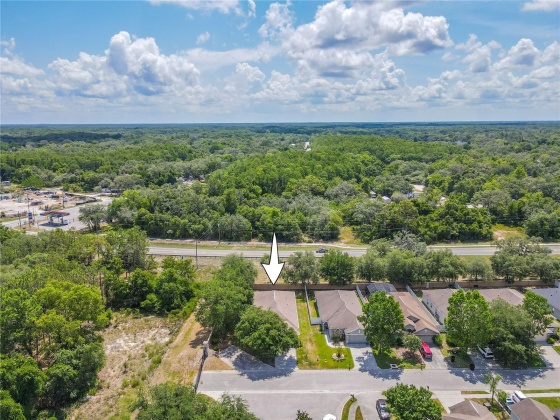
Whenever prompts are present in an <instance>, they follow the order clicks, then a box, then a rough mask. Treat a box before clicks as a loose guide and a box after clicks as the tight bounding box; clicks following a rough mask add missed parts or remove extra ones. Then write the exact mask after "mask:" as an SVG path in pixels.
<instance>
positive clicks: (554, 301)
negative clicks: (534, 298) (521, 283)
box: [532, 287, 560, 310]
mask: <svg viewBox="0 0 560 420" xmlns="http://www.w3.org/2000/svg"><path fill="white" fill-rule="evenodd" d="M532 291H533V292H535V293H536V294H537V295H541V296H542V297H544V298H546V300H548V303H549V304H550V306H552V307H553V308H556V309H557V310H560V287H551V288H548V289H532Z"/></svg>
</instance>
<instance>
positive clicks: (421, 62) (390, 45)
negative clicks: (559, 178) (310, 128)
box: [0, 0, 560, 124]
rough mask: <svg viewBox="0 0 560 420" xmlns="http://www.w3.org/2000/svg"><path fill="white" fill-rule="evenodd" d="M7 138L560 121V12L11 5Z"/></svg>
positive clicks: (352, 5) (438, 6)
mask: <svg viewBox="0 0 560 420" xmlns="http://www.w3.org/2000/svg"><path fill="white" fill-rule="evenodd" d="M0 35H1V44H2V45H1V48H2V52H1V58H0V60H1V62H0V64H1V66H0V70H1V104H0V105H1V115H0V117H1V122H2V123H3V124H8V123H182V122H185V123H187V122H291V121H298V122H306V121H374V122H377V121H472V120H559V119H560V0H550V1H549V0H528V1H519V2H517V1H503V0H502V1H492V2H487V1H477V0H470V1H459V0H454V1H433V2H430V1H404V0H383V1H362V0H354V1H343V0H333V1H330V2H316V1H309V0H306V1H287V2H282V1H281V2H264V1H256V0H248V1H247V0H237V1H236V0H234V1H229V0H147V1H124V0H123V1H6V0H2V2H1V29H0Z"/></svg>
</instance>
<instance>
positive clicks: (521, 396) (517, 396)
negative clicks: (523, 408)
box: [511, 391, 527, 403]
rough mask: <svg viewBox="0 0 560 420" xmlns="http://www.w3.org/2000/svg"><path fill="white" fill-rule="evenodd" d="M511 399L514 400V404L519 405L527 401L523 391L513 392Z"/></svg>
mask: <svg viewBox="0 0 560 420" xmlns="http://www.w3.org/2000/svg"><path fill="white" fill-rule="evenodd" d="M511 399H512V400H513V402H514V403H518V402H521V401H523V400H525V399H527V396H526V395H525V394H524V393H523V392H521V391H513V394H512V395H511Z"/></svg>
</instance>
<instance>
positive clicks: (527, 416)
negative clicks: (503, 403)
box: [511, 398, 554, 420]
mask: <svg viewBox="0 0 560 420" xmlns="http://www.w3.org/2000/svg"><path fill="white" fill-rule="evenodd" d="M511 411H512V412H514V413H515V415H516V416H517V417H519V419H520V420H553V419H554V416H553V414H552V411H551V410H550V408H548V407H547V406H546V405H544V404H542V403H540V402H538V401H535V400H534V399H532V398H527V399H525V400H523V401H520V402H518V403H516V404H513V405H512V406H511Z"/></svg>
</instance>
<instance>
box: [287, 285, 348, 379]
mask: <svg viewBox="0 0 560 420" xmlns="http://www.w3.org/2000/svg"><path fill="white" fill-rule="evenodd" d="M296 303H297V311H298V317H299V331H300V337H299V339H300V341H301V347H299V348H298V349H296V354H297V360H298V367H299V368H300V369H352V368H353V367H354V360H353V359H352V354H351V353H350V349H348V348H345V347H341V348H339V349H335V348H333V347H330V346H329V345H328V344H327V340H326V339H325V336H324V335H323V334H322V333H321V329H320V328H321V327H320V326H319V325H311V323H310V321H309V314H308V313H307V304H306V302H305V296H304V295H303V294H298V295H297V299H296ZM310 304H311V308H312V311H315V308H314V307H315V305H314V302H313V301H311V302H310ZM312 314H313V313H312ZM314 315H316V314H314ZM339 351H340V354H341V355H342V356H344V358H343V359H342V360H335V359H334V358H333V354H336V353H338V352H339Z"/></svg>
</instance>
